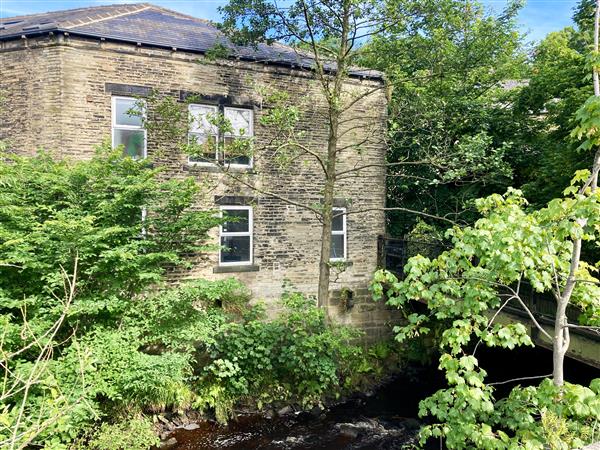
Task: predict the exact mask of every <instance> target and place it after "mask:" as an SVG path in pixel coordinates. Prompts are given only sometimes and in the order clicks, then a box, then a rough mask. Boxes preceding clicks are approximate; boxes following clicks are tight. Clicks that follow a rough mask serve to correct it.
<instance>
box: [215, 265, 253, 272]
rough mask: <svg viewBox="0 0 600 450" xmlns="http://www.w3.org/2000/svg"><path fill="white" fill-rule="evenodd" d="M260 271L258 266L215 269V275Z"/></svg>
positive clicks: (217, 267) (220, 267) (218, 267)
mask: <svg viewBox="0 0 600 450" xmlns="http://www.w3.org/2000/svg"><path fill="white" fill-rule="evenodd" d="M259 270H260V266H257V265H255V264H247V265H239V266H216V267H213V273H237V272H258V271H259Z"/></svg>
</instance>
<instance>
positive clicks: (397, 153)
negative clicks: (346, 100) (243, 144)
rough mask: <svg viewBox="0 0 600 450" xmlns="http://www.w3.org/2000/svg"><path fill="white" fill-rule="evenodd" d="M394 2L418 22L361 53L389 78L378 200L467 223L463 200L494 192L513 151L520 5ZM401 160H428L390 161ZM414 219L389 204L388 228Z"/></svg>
mask: <svg viewBox="0 0 600 450" xmlns="http://www.w3.org/2000/svg"><path fill="white" fill-rule="evenodd" d="M395 4H397V5H399V7H402V8H408V11H407V14H412V15H414V16H418V17H419V20H418V21H415V22H414V23H412V22H411V23H399V24H395V25H394V26H391V27H389V28H388V29H386V30H385V32H384V33H381V34H378V35H377V36H375V37H374V39H373V40H372V42H370V43H368V44H367V47H369V52H368V53H367V54H366V56H365V63H366V64H367V65H368V66H369V67H374V68H377V69H379V70H382V71H384V72H385V73H386V75H387V77H388V79H390V80H391V83H392V84H393V85H394V91H393V94H392V98H391V102H390V145H389V152H388V161H389V162H390V163H392V164H391V165H390V168H389V173H388V204H389V206H392V207H393V206H405V207H407V208H411V209H415V210H419V211H424V212H428V213H431V214H434V215H437V216H447V217H449V218H451V219H453V220H454V221H459V222H461V223H472V222H473V221H474V219H475V218H476V214H475V212H474V211H473V205H472V202H473V200H474V199H476V198H478V197H481V196H485V195H488V194H490V193H493V192H502V191H504V190H505V189H506V187H507V186H508V185H509V183H510V182H511V181H512V178H513V167H514V165H515V162H514V159H515V157H514V155H516V154H519V153H520V148H519V147H518V146H516V145H515V143H513V142H512V141H513V139H514V137H513V135H514V134H515V131H516V130H515V126H514V125H513V121H512V110H513V103H514V101H515V99H516V97H517V93H518V92H519V90H520V88H521V87H522V84H523V83H522V82H521V81H520V80H522V79H523V78H524V77H525V73H526V69H527V68H526V64H525V61H526V55H525V52H524V48H523V43H522V40H523V36H522V35H521V34H520V33H519V32H518V30H517V23H516V16H517V14H518V12H519V10H520V7H521V6H522V5H521V3H520V2H510V3H509V5H508V6H507V7H506V9H505V10H504V11H503V12H502V13H501V14H499V15H492V14H489V13H487V12H486V11H485V9H484V6H483V5H482V4H481V3H479V2H477V1H467V2H464V1H455V0H436V1H425V2H417V3H414V4H410V3H407V2H396V3H395ZM406 159H413V160H427V161H428V163H427V164H422V165H418V166H402V165H395V164H394V163H397V162H399V161H403V160H406ZM415 220H418V216H417V215H407V214H404V213H402V212H391V213H390V214H389V223H390V231H391V232H392V233H393V234H395V235H399V236H402V235H404V234H406V233H407V232H409V231H410V230H411V228H412V227H413V226H414V224H415ZM433 223H435V224H437V225H441V226H442V227H444V228H445V227H447V224H444V223H443V222H439V221H435V220H434V221H433Z"/></svg>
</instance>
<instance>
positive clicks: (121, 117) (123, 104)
mask: <svg viewBox="0 0 600 450" xmlns="http://www.w3.org/2000/svg"><path fill="white" fill-rule="evenodd" d="M135 103H136V100H135V99H133V98H117V99H115V124H116V125H129V126H134V127H141V126H142V117H141V116H139V115H130V114H128V112H129V111H130V110H134V111H137V110H138V107H137V105H136V104H135Z"/></svg>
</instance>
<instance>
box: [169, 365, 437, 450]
mask: <svg viewBox="0 0 600 450" xmlns="http://www.w3.org/2000/svg"><path fill="white" fill-rule="evenodd" d="M441 383H442V379H441V377H440V374H439V373H437V372H436V371H435V370H433V369H419V370H417V371H415V372H413V373H411V374H403V375H402V376H398V377H396V378H395V379H393V380H392V381H391V382H389V383H387V384H385V385H384V386H382V387H381V388H380V389H378V390H377V391H376V392H374V393H373V394H372V395H368V394H367V395H361V396H358V397H355V398H352V399H350V400H348V401H346V402H344V403H342V404H339V405H336V406H334V407H332V408H330V409H328V410H326V411H313V412H303V413H292V414H289V415H286V416H283V417H278V416H275V417H274V418H272V419H266V418H264V417H262V416H252V415H248V416H240V417H238V419H237V420H236V421H234V422H231V423H230V424H229V425H228V426H227V427H221V426H219V425H217V424H216V423H213V422H203V423H201V424H199V425H200V428H197V429H195V430H191V431H187V430H184V429H179V430H177V431H175V432H174V433H173V434H172V436H173V437H175V438H176V439H177V442H178V445H177V446H176V447H174V450H209V449H210V450H212V449H229V450H234V449H235V450H254V449H265V450H267V449H268V450H275V449H277V450H280V449H281V450H283V449H298V450H300V449H302V450H308V449H311V450H312V449H314V450H317V449H318V450H339V449H364V450H366V449H373V450H378V449H381V450H383V449H386V450H395V449H401V448H402V446H403V445H404V444H408V443H410V442H412V441H413V440H414V437H415V435H416V432H417V430H418V428H419V426H420V423H419V422H418V421H417V420H416V419H415V418H416V417H417V410H418V403H419V400H421V399H423V396H424V395H425V396H426V395H428V394H430V393H433V392H435V390H437V389H438V388H439V387H440V386H441Z"/></svg>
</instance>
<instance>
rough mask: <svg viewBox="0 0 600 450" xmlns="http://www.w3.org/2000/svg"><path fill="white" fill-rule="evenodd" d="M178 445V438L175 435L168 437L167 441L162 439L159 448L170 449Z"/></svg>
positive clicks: (162, 449)
mask: <svg viewBox="0 0 600 450" xmlns="http://www.w3.org/2000/svg"><path fill="white" fill-rule="evenodd" d="M176 445H177V439H175V438H174V437H172V438H169V439H167V440H166V441H161V443H160V444H158V448H159V449H160V450H168V449H170V448H173V447H175V446H176Z"/></svg>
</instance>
